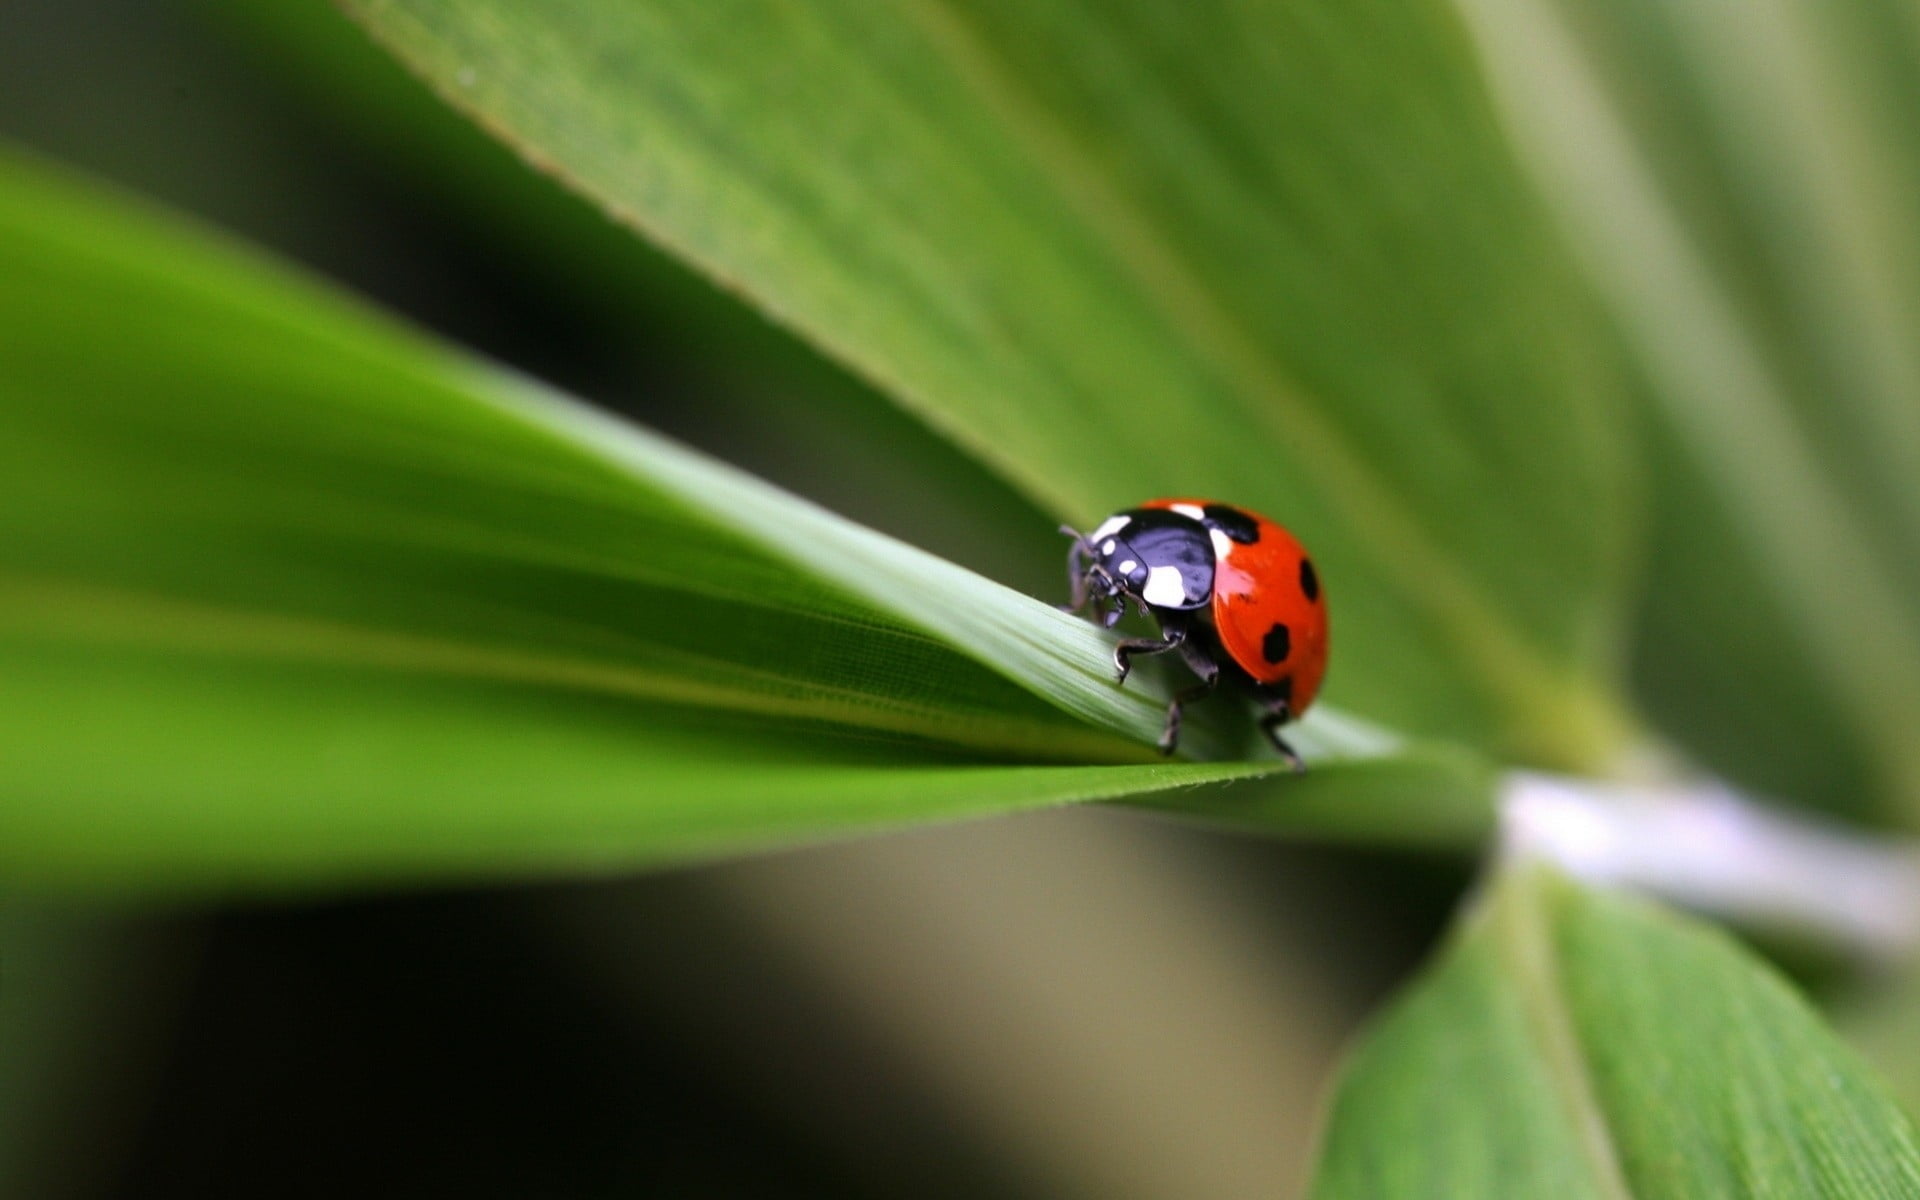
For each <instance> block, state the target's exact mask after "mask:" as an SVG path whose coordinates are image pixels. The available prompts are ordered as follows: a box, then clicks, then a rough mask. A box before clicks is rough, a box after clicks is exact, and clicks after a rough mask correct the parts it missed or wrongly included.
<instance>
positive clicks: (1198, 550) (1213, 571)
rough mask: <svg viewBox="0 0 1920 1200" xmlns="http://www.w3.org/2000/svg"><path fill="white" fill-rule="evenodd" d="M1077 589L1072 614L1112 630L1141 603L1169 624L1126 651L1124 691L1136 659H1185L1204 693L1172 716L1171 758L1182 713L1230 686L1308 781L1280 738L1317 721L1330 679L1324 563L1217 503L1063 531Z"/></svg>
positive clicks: (1170, 708) (1118, 664) (1180, 699)
mask: <svg viewBox="0 0 1920 1200" xmlns="http://www.w3.org/2000/svg"><path fill="white" fill-rule="evenodd" d="M1060 532H1062V533H1064V534H1066V535H1068V536H1069V537H1071V538H1073V547H1072V548H1071V549H1070V550H1068V552H1067V576H1068V578H1069V580H1070V581H1071V583H1072V588H1073V603H1072V605H1070V606H1069V611H1071V612H1079V611H1081V610H1082V609H1085V608H1087V607H1088V606H1089V605H1091V606H1092V609H1093V615H1094V617H1095V619H1097V620H1098V621H1099V622H1100V624H1101V625H1103V626H1105V627H1107V628H1109V629H1111V628H1113V626H1114V625H1115V624H1116V623H1117V622H1118V621H1119V620H1120V617H1121V615H1122V614H1123V613H1125V612H1126V609H1127V605H1128V604H1129V603H1132V604H1133V605H1135V606H1136V607H1138V608H1139V609H1140V611H1141V612H1143V613H1147V614H1150V615H1151V616H1152V617H1153V618H1154V619H1155V620H1156V621H1158V622H1159V624H1160V636H1159V637H1157V638H1128V639H1127V640H1125V641H1123V642H1121V643H1120V644H1119V645H1118V646H1116V647H1115V648H1114V651H1113V665H1114V667H1115V668H1116V669H1118V671H1119V673H1120V677H1119V682H1121V683H1125V682H1126V681H1127V671H1128V669H1129V668H1130V666H1131V665H1132V664H1131V658H1132V656H1133V655H1136V654H1159V653H1162V652H1163V651H1167V650H1178V651H1179V652H1180V657H1181V658H1183V659H1185V660H1186V663H1187V666H1188V667H1190V668H1192V670H1193V673H1194V674H1195V675H1197V676H1199V677H1200V682H1199V683H1198V684H1196V685H1194V686H1193V687H1190V688H1187V689H1185V690H1183V691H1181V692H1179V693H1178V694H1176V695H1175V696H1174V698H1173V702H1172V703H1171V704H1169V705H1167V722H1166V725H1165V727H1164V728H1163V729H1162V730H1161V733H1160V752H1161V753H1163V754H1171V753H1173V750H1174V747H1175V746H1177V745H1178V744H1179V742H1180V712H1181V709H1182V708H1183V707H1184V706H1185V705H1187V704H1190V703H1192V702H1193V701H1195V700H1198V699H1200V698H1202V697H1204V696H1206V695H1208V694H1210V693H1211V692H1212V691H1213V689H1214V688H1215V687H1216V686H1217V685H1218V684H1219V682H1220V677H1221V676H1222V675H1223V674H1225V675H1226V676H1227V677H1228V678H1230V679H1233V680H1235V681H1237V682H1239V683H1240V684H1242V685H1243V686H1244V687H1246V688H1247V689H1249V690H1251V691H1252V693H1253V695H1254V696H1255V697H1256V698H1258V700H1259V701H1260V703H1261V704H1262V706H1263V707H1264V708H1265V709H1266V712H1265V714H1264V715H1263V716H1262V717H1261V719H1260V729H1261V732H1263V733H1265V734H1266V735H1267V738H1268V740H1270V741H1271V742H1272V743H1273V744H1274V747H1275V748H1276V749H1278V750H1279V751H1280V753H1281V754H1282V755H1284V756H1286V759H1287V761H1288V762H1290V763H1291V764H1293V767H1294V769H1295V770H1304V769H1305V768H1304V765H1303V764H1302V763H1301V761H1300V756H1299V755H1297V754H1295V753H1294V752H1293V747H1291V746H1289V745H1287V743H1286V742H1285V741H1284V740H1283V739H1282V738H1281V737H1280V727H1281V726H1282V725H1285V724H1286V723H1287V722H1289V721H1291V720H1293V719H1294V718H1296V717H1298V716H1300V715H1301V714H1302V713H1304V712H1306V711H1307V707H1308V706H1309V705H1311V704H1312V703H1313V698H1314V696H1315V695H1316V694H1318V693H1319V691H1320V680H1321V678H1322V676H1324V675H1325V674H1326V671H1327V598H1326V595H1325V594H1324V593H1323V592H1322V591H1321V588H1320V576H1319V573H1318V572H1317V571H1316V570H1315V569H1314V565H1313V560H1312V559H1310V558H1308V557H1307V552H1306V550H1305V549H1304V548H1302V547H1301V545H1300V543H1299V542H1298V541H1296V540H1295V539H1294V536H1293V535H1292V534H1290V533H1288V532H1287V531H1286V530H1285V529H1283V528H1282V527H1281V526H1280V525H1279V524H1277V523H1275V522H1273V521H1270V520H1268V519H1267V518H1265V517H1263V516H1260V515H1259V514H1258V513H1252V512H1248V511H1247V510H1246V509H1243V508H1235V507H1233V506H1232V505H1229V504H1221V503H1220V502H1218V501H1216V500H1190V499H1175V500H1149V501H1148V502H1147V503H1145V504H1143V505H1141V506H1140V507H1139V508H1129V509H1127V510H1126V511H1125V512H1118V513H1115V514H1114V515H1112V516H1111V517H1108V518H1107V519H1106V520H1104V521H1102V522H1100V524H1099V525H1098V526H1096V527H1095V528H1094V530H1093V532H1091V533H1084V534H1083V533H1080V532H1079V531H1077V530H1075V529H1071V528H1068V527H1065V526H1063V527H1062V528H1061V530H1060Z"/></svg>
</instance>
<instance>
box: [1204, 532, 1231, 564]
mask: <svg viewBox="0 0 1920 1200" xmlns="http://www.w3.org/2000/svg"><path fill="white" fill-rule="evenodd" d="M1207 540H1208V541H1211V542H1212V543H1213V556H1214V557H1215V558H1225V557H1226V556H1227V554H1228V553H1229V552H1230V551H1232V549H1233V539H1232V538H1230V537H1228V536H1227V535H1226V534H1224V533H1221V532H1220V531H1219V530H1218V529H1209V530H1207Z"/></svg>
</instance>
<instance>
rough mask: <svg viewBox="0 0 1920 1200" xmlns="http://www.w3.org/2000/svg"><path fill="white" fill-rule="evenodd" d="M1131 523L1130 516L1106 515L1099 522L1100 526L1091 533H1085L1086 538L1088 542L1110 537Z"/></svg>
mask: <svg viewBox="0 0 1920 1200" xmlns="http://www.w3.org/2000/svg"><path fill="white" fill-rule="evenodd" d="M1131 524H1133V518H1132V517H1128V516H1124V515H1123V516H1117V517H1108V518H1107V519H1106V520H1104V521H1102V522H1100V528H1098V529H1096V530H1094V531H1093V532H1092V533H1090V534H1088V535H1087V540H1088V541H1090V542H1097V541H1099V540H1100V539H1101V538H1110V537H1112V536H1113V535H1114V534H1116V533H1119V532H1120V531H1121V530H1122V529H1125V528H1126V527H1127V526H1129V525H1131Z"/></svg>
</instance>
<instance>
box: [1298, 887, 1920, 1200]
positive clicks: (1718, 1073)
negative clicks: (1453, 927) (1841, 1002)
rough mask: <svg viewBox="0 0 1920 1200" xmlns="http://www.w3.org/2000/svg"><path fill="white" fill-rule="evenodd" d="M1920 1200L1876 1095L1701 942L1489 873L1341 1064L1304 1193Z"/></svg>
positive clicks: (1808, 1018)
mask: <svg viewBox="0 0 1920 1200" xmlns="http://www.w3.org/2000/svg"><path fill="white" fill-rule="evenodd" d="M1915 1194H1920V1145H1916V1142H1915V1138H1914V1131H1913V1127H1912V1125H1911V1124H1910V1122H1909V1121H1908V1120H1907V1118H1906V1117H1905V1116H1904V1115H1903V1114H1902V1113H1901V1112H1900V1110H1899V1109H1898V1107H1897V1106H1896V1105H1895V1104H1894V1103H1893V1101H1892V1100H1891V1099H1890V1098H1889V1097H1888V1095H1887V1094H1886V1092H1885V1090H1884V1088H1883V1086H1882V1085H1881V1084H1880V1082H1879V1081H1878V1080H1876V1079H1874V1078H1872V1077H1871V1076H1870V1075H1869V1074H1868V1072H1867V1071H1866V1069H1865V1068H1864V1067H1863V1066H1862V1065H1861V1064H1860V1063H1859V1062H1858V1061H1856V1060H1855V1059H1854V1057H1853V1056H1852V1055H1851V1054H1850V1053H1849V1052H1848V1051H1847V1050H1846V1049H1845V1048H1844V1047H1842V1046H1841V1045H1840V1044H1839V1042H1838V1040H1837V1039H1835V1038H1834V1037H1833V1036H1832V1034H1831V1033H1829V1032H1828V1031H1827V1029H1826V1028H1825V1027H1824V1026H1823V1025H1822V1023H1821V1021H1820V1020H1819V1018H1818V1017H1817V1016H1816V1015H1815V1014H1814V1013H1813V1011H1812V1010H1811V1009H1810V1008H1808V1006H1807V1005H1806V1003H1805V1002H1804V1001H1803V1000H1802V999H1800V997H1799V996H1797V995H1796V994H1795V993H1794V992H1793V991H1792V990H1791V989H1790V988H1789V987H1788V986H1787V985H1786V984H1785V983H1784V982H1783V981H1782V980H1780V979H1779V978H1778V977H1777V976H1776V975H1775V974H1774V973H1773V972H1772V971H1771V969H1769V968H1768V967H1766V966H1765V965H1763V964H1762V963H1761V962H1760V961H1759V960H1758V959H1756V958H1755V957H1753V956H1752V955H1751V954H1749V953H1748V952H1747V951H1745V950H1744V949H1742V948H1741V947H1740V946H1738V945H1737V944H1736V943H1734V942H1733V941H1732V940H1731V939H1730V938H1728V937H1727V936H1726V935H1725V934H1723V933H1720V932H1718V931H1717V930H1713V929H1710V928H1708V927H1705V926H1702V925H1699V924H1696V923H1694V922H1692V921H1689V920H1684V919H1682V918H1680V917H1677V916H1674V915H1672V914H1670V913H1667V912H1665V911H1662V910H1660V909H1657V908H1654V907H1652V906H1650V905H1648V904H1646V903H1644V902H1641V901H1637V900H1630V899H1626V898H1623V897H1620V896H1616V895H1612V894H1608V893H1604V892H1594V891H1589V890H1586V889H1584V888H1581V887H1578V886H1576V885H1574V884H1571V883H1569V882H1567V881H1565V880H1563V879H1560V878H1559V877H1557V876H1553V875H1550V874H1548V873H1547V872H1546V871H1545V870H1544V869H1541V868H1537V867H1531V866H1524V865H1523V866H1520V867H1517V868H1514V869H1511V870H1508V871H1506V872H1503V874H1502V875H1501V877H1500V878H1498V879H1497V880H1496V882H1495V883H1494V885H1493V890H1492V893H1491V894H1490V895H1488V896H1486V897H1484V898H1483V900H1482V901H1481V902H1480V903H1479V905H1478V906H1477V907H1476V908H1475V910H1474V911H1472V912H1470V913H1469V914H1468V917H1467V919H1466V921H1465V924H1464V927H1463V928H1462V929H1460V930H1459V931H1458V932H1457V934H1456V936H1455V938H1454V941H1453V944H1452V945H1451V946H1450V947H1448V949H1447V950H1446V951H1445V952H1444V954H1443V956H1442V958H1441V960H1440V962H1439V964H1438V965H1437V966H1435V967H1434V968H1433V969H1432V971H1431V972H1430V973H1429V974H1428V976H1427V977H1426V978H1425V979H1424V980H1423V981H1421V982H1420V983H1419V984H1418V985H1416V987H1415V988H1414V990H1413V991H1412V993H1411V994H1410V995H1409V996H1407V997H1406V998H1405V999H1404V1000H1402V1001H1401V1002H1400V1003H1399V1004H1398V1005H1397V1006H1396V1007H1395V1009H1394V1010H1393V1011H1392V1012H1391V1013H1389V1014H1388V1016H1387V1017H1386V1019H1385V1020H1384V1021H1383V1022H1382V1023H1381V1025H1380V1027H1379V1028H1378V1029H1376V1030H1375V1031H1374V1033H1373V1034H1372V1035H1371V1037H1370V1038H1369V1039H1368V1041H1367V1043H1366V1045H1365V1046H1364V1047H1363V1048H1362V1049H1361V1051H1360V1052H1359V1054H1358V1055H1357V1056H1356V1057H1355V1059H1354V1060H1353V1061H1352V1063H1350V1064H1349V1066H1348V1068H1347V1071H1346V1074H1345V1078H1344V1080H1343V1082H1342V1084H1341V1088H1340V1092H1339V1096H1338V1099H1337V1101H1336V1103H1335V1105H1334V1109H1333V1113H1332V1117H1331V1122H1330V1126H1329V1129H1328V1133H1327V1139H1326V1146H1325V1150H1324V1158H1323V1161H1322V1164H1321V1169H1320V1175H1319V1178H1318V1181H1317V1184H1316V1187H1315V1191H1314V1195H1316V1196H1318V1197H1326V1198H1329V1200H1331V1198H1335V1197H1365V1198H1366V1200H1399V1198H1401V1197H1415V1196H1420V1197H1429V1196H1430V1197H1434V1198H1436V1200H1440V1198H1444V1200H1472V1198H1474V1197H1512V1198H1513V1200H1537V1198H1538V1197H1542V1196H1554V1197H1562V1198H1564V1200H1584V1198H1588V1197H1591V1198H1594V1200H1610V1198H1623V1197H1628V1196H1637V1197H1642V1198H1647V1200H1651V1198H1655V1197H1673V1198H1674V1200H1700V1198H1701V1197H1711V1196H1745V1197H1781V1198H1783V1200H1784V1198H1786V1197H1793V1198H1795V1200H1804V1198H1805V1197H1813V1196H1818V1197H1831V1198H1839V1197H1849V1198H1853V1197H1870V1198H1875V1200H1878V1198H1886V1200H1892V1198H1894V1197H1904V1196H1912V1195H1915Z"/></svg>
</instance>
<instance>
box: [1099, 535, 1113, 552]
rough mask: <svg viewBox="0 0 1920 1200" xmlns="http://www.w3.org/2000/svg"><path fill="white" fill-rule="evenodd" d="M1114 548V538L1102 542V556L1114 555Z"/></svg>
mask: <svg viewBox="0 0 1920 1200" xmlns="http://www.w3.org/2000/svg"><path fill="white" fill-rule="evenodd" d="M1113 546H1114V542H1113V539H1112V538H1108V539H1107V540H1106V541H1104V542H1101V543H1100V553H1102V554H1112V553H1113Z"/></svg>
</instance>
